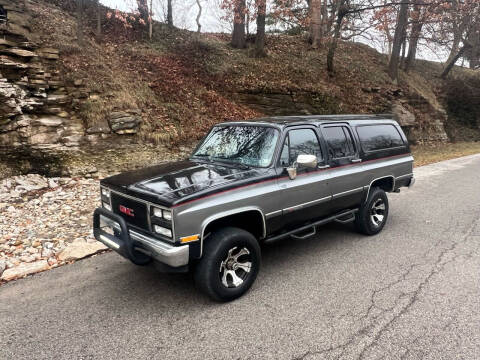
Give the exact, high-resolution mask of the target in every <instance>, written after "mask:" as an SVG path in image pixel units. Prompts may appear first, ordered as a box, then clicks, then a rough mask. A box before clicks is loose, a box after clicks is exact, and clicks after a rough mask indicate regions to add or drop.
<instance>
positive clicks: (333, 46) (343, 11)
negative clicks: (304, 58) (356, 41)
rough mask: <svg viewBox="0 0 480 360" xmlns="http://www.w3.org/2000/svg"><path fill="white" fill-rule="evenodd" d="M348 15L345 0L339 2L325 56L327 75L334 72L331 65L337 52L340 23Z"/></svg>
mask: <svg viewBox="0 0 480 360" xmlns="http://www.w3.org/2000/svg"><path fill="white" fill-rule="evenodd" d="M347 14H348V5H347V1H346V0H340V3H339V6H338V11H337V21H336V22H335V30H334V32H333V38H332V39H330V44H329V46H328V54H327V70H328V72H329V73H333V72H334V71H335V69H334V65H333V59H334V57H335V51H336V50H337V45H338V39H340V31H341V29H342V22H343V19H344V17H345V16H347Z"/></svg>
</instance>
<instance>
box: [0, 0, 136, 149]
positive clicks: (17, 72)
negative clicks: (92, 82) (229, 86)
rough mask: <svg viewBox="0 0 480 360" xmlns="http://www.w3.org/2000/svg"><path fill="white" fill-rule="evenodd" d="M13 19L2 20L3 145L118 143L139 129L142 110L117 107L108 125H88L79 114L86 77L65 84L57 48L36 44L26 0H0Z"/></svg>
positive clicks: (36, 146) (42, 146) (0, 91)
mask: <svg viewBox="0 0 480 360" xmlns="http://www.w3.org/2000/svg"><path fill="white" fill-rule="evenodd" d="M0 5H2V6H3V7H4V8H5V9H6V10H7V11H8V23H7V24H6V25H5V24H0V149H2V151H3V152H5V151H6V152H8V151H9V150H14V149H16V148H21V149H25V148H28V149H31V150H39V151H57V150H58V151H64V150H75V149H79V148H81V147H82V146H90V145H99V144H101V143H111V144H116V143H118V142H116V141H110V142H108V140H114V139H115V137H116V136H117V135H130V134H135V133H137V130H138V128H139V126H140V124H141V122H142V117H141V112H140V111H139V110H138V109H130V110H125V111H114V112H112V113H111V114H110V115H109V116H107V119H105V120H106V121H105V123H106V124H108V127H103V128H101V127H90V128H88V129H86V128H85V126H84V123H83V121H82V120H81V119H80V118H78V117H77V116H76V115H75V114H76V113H77V111H78V110H79V108H80V107H81V106H82V104H83V102H84V101H85V100H87V99H88V98H89V95H90V94H89V93H88V89H86V88H85V87H84V85H83V79H76V80H74V81H73V82H72V83H66V82H65V81H64V79H63V76H62V73H61V64H60V62H59V61H60V56H61V54H60V53H59V51H58V50H57V49H54V48H51V47H45V46H42V45H39V44H36V43H35V41H34V40H32V39H35V38H36V37H35V34H32V33H31V29H30V24H31V14H30V12H29V9H28V6H27V3H26V2H25V1H23V0H0Z"/></svg>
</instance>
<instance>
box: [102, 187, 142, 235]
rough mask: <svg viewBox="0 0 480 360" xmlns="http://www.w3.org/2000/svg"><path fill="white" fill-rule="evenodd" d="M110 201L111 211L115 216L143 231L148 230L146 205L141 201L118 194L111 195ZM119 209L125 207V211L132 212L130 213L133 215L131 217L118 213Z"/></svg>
mask: <svg viewBox="0 0 480 360" xmlns="http://www.w3.org/2000/svg"><path fill="white" fill-rule="evenodd" d="M111 200H112V211H113V212H114V213H115V214H118V215H120V216H121V217H122V218H123V219H124V220H125V221H126V222H127V223H129V224H132V225H135V226H137V227H139V228H141V229H144V230H149V228H148V210H147V204H145V203H144V202H141V201H137V200H133V199H130V198H127V197H124V196H122V195H120V194H116V193H113V192H112V194H111ZM121 207H125V208H127V209H131V210H133V211H131V213H133V216H130V215H127V214H125V213H124V212H121V211H120V208H121ZM129 212H130V211H129Z"/></svg>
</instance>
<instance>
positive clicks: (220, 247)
mask: <svg viewBox="0 0 480 360" xmlns="http://www.w3.org/2000/svg"><path fill="white" fill-rule="evenodd" d="M260 262H261V255H260V246H259V245H258V241H257V239H255V237H254V236H253V235H252V234H251V233H249V232H247V231H245V230H243V229H239V228H234V227H226V228H222V229H219V230H217V231H215V232H213V233H212V234H211V235H210V236H209V237H208V241H206V243H205V244H204V249H203V257H202V259H201V260H200V262H199V263H198V265H197V268H196V269H195V274H194V275H195V283H196V285H197V287H198V288H199V289H200V290H201V291H202V292H203V293H205V294H206V295H208V296H209V297H210V298H212V299H213V300H216V301H222V302H225V301H231V300H234V299H236V298H238V297H240V296H242V295H243V294H245V293H246V292H247V291H248V290H249V289H250V287H251V286H252V284H253V283H254V281H255V279H256V278H257V274H258V271H259V270H260Z"/></svg>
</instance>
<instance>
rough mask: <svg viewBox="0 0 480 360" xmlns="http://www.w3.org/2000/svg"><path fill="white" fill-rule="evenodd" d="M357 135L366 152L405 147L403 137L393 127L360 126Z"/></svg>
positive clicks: (386, 125)
mask: <svg viewBox="0 0 480 360" xmlns="http://www.w3.org/2000/svg"><path fill="white" fill-rule="evenodd" d="M357 134H358V137H359V139H360V143H361V145H362V149H363V151H365V152H369V151H377V150H385V149H391V148H397V147H402V146H405V143H404V142H403V139H402V136H401V135H400V133H399V132H398V130H397V128H396V127H395V126H393V125H388V124H384V125H365V126H358V127H357Z"/></svg>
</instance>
